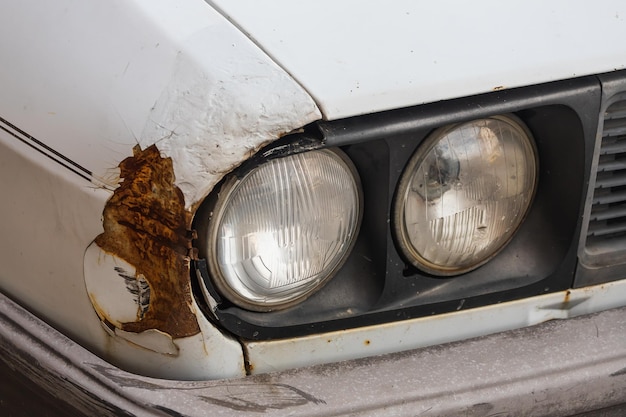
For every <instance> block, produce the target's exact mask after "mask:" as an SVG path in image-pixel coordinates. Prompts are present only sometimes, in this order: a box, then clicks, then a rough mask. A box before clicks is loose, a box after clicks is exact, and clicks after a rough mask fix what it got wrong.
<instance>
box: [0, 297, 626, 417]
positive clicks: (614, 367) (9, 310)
mask: <svg viewBox="0 0 626 417" xmlns="http://www.w3.org/2000/svg"><path fill="white" fill-rule="evenodd" d="M0 353H1V354H0V359H2V360H3V361H4V362H6V363H7V364H8V365H9V366H10V367H11V368H13V369H16V370H17V371H19V372H20V373H22V374H23V375H25V376H27V377H28V378H29V379H30V380H31V381H33V383H35V384H37V385H39V386H41V387H43V388H44V389H46V390H47V391H49V392H52V393H53V395H55V396H57V397H58V398H59V400H60V401H65V402H67V403H69V404H72V405H73V406H74V407H75V408H76V409H77V410H78V411H79V412H81V413H84V414H85V415H111V416H120V415H131V416H132V415H137V416H156V415H160V416H163V415H165V416H181V415H182V416H201V415H208V414H207V413H211V415H241V413H242V412H243V413H247V414H251V415H257V414H271V415H277V416H281V415H293V414H294V413H296V414H297V415H299V416H300V415H317V416H325V415H345V414H351V415H354V414H356V415H372V416H376V415H384V416H403V415H407V416H408V415H410V416H416V415H419V416H442V415H443V416H445V415H464V416H478V415H481V416H487V415H489V416H493V415H498V416H500V415H551V416H559V415H564V416H567V415H572V414H577V413H583V412H588V411H590V410H594V409H600V408H605V407H611V406H614V405H617V404H621V403H625V402H626V307H624V308H619V309H614V310H608V311H605V312H601V313H596V314H591V315H588V316H584V317H579V318H574V319H569V320H559V321H550V322H546V323H543V324H541V325H537V326H533V327H529V328H525V329H519V330H514V331H509V332H504V333H499V334H495V335H490V336H485V337H481V338H477V339H472V340H468V341H465V342H457V343H451V344H446V345H440V346H434V347H429V348H424V349H419V350H414V351H410V352H404V353H398V354H391V355H386V356H380V357H375V358H370V359H361V360H356V361H349V362H343V363H339V364H332V365H321V366H316V367H310V368H304V369H300V370H295V371H288V372H282V373H275V374H267V375H259V376H253V377H248V378H242V379H236V380H222V381H170V380H162V379H154V378H147V377H143V376H138V375H135V374H131V373H128V372H125V371H122V370H120V369H119V368H116V367H114V366H112V365H110V364H108V363H106V362H105V361H103V360H102V359H100V358H98V357H97V356H95V355H93V354H92V353H90V352H89V351H87V350H85V349H84V348H83V347H81V346H80V345H78V344H76V343H74V342H73V341H71V340H70V339H68V338H67V337H65V336H64V335H62V334H61V333H59V332H58V331H56V330H55V329H53V328H51V327H50V326H48V325H47V324H46V323H44V322H42V321H41V320H39V319H38V318H36V317H35V316H33V315H32V314H31V313H29V312H28V311H26V310H25V309H23V308H21V307H20V306H18V305H17V304H16V303H14V302H13V301H11V300H10V299H8V298H7V297H5V296H4V295H2V294H0Z"/></svg>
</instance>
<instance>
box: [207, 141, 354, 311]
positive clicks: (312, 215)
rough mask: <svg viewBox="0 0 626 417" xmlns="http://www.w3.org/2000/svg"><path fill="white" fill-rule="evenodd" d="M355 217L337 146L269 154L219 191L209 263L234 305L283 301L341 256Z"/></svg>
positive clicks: (349, 174)
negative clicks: (270, 157) (278, 155)
mask: <svg viewBox="0 0 626 417" xmlns="http://www.w3.org/2000/svg"><path fill="white" fill-rule="evenodd" d="M360 219H361V191H360V183H359V180H358V176H357V174H356V170H355V169H354V166H353V165H352V163H351V162H350V160H349V159H348V158H347V157H346V156H345V155H343V153H341V152H340V151H334V150H328V149H324V150H318V151H313V152H306V153H301V154H296V155H291V156H288V157H285V158H280V159H274V160H271V161H269V162H267V163H265V164H263V165H261V166H259V167H257V168H255V169H254V170H252V171H251V172H249V173H247V174H246V175H245V176H243V178H240V179H238V178H236V177H233V178H231V179H230V180H229V181H227V182H226V183H225V184H224V186H223V187H222V189H221V191H220V195H219V197H218V202H217V204H216V206H215V208H214V212H213V216H212V219H211V223H210V225H209V236H208V237H209V242H210V243H212V244H210V245H209V246H210V248H209V254H208V259H209V268H210V270H211V275H212V277H213V278H214V283H215V285H216V287H217V288H218V289H219V290H220V291H221V292H222V293H223V294H224V295H225V296H226V297H227V298H228V299H229V300H230V301H232V302H233V303H235V304H237V305H239V306H241V307H244V308H247V309H251V310H256V311H269V310H274V309H279V308H285V307H288V306H290V305H292V304H294V303H296V302H299V301H301V300H303V299H304V298H306V297H308V296H309V295H310V294H312V293H313V292H314V291H315V290H317V289H319V288H320V287H321V286H322V285H323V284H324V283H326V282H327V280H328V279H329V278H330V277H331V276H332V275H333V274H334V272H336V270H337V269H339V267H340V266H341V264H342V263H343V261H344V260H345V259H346V257H347V255H348V254H349V252H350V249H351V247H352V245H353V243H354V240H355V238H356V236H357V232H358V227H359V223H360Z"/></svg>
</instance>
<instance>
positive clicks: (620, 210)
mask: <svg viewBox="0 0 626 417" xmlns="http://www.w3.org/2000/svg"><path fill="white" fill-rule="evenodd" d="M624 247H626V101H619V102H617V103H613V104H612V105H611V106H609V107H608V109H607V110H606V112H605V114H604V128H603V130H602V144H601V148H600V155H599V159H598V170H597V178H596V184H595V189H594V192H593V205H592V208H591V215H590V217H589V229H588V231H587V251H588V252H590V253H607V252H610V251H612V250H615V251H621V250H623V249H624Z"/></svg>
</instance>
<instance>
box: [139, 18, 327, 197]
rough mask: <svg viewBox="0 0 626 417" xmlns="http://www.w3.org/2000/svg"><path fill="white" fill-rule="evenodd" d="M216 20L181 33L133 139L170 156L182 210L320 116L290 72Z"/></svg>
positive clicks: (144, 146) (143, 146) (143, 145)
mask: <svg viewBox="0 0 626 417" xmlns="http://www.w3.org/2000/svg"><path fill="white" fill-rule="evenodd" d="M223 25H225V22H223ZM223 25H222V24H220V25H211V26H208V27H206V28H204V29H202V30H200V31H197V32H196V33H194V34H193V36H190V37H189V38H187V39H185V42H184V49H183V50H181V51H180V52H179V53H178V54H177V57H176V63H175V65H174V70H173V74H172V78H171V80H170V83H169V84H168V86H167V88H166V89H165V90H164V91H163V92H162V94H161V96H160V97H159V98H158V99H157V101H156V103H155V104H154V106H153V108H152V111H151V114H150V118H149V121H148V122H147V124H146V126H145V128H144V130H143V132H142V133H141V136H140V138H139V143H140V145H141V146H142V148H146V147H148V146H150V145H152V144H156V146H157V148H158V149H159V150H160V151H161V152H162V154H163V156H168V157H171V158H172V160H173V162H174V173H175V176H176V185H177V186H178V187H179V188H180V189H181V190H182V191H183V194H184V196H185V206H186V208H187V209H190V208H191V207H193V206H194V204H196V203H197V202H199V201H201V200H202V199H203V198H204V197H205V196H206V195H207V194H208V193H209V192H210V191H211V189H212V188H213V186H214V185H215V184H217V182H218V181H219V180H220V179H221V178H222V177H223V176H224V174H225V173H227V172H229V171H231V170H232V169H233V168H234V167H236V166H238V165H239V164H240V163H241V162H242V161H244V160H245V159H247V158H248V157H250V156H251V155H253V154H254V153H255V152H256V151H257V150H258V149H260V148H261V147H262V146H263V145H265V144H267V143H269V142H272V141H274V140H276V139H277V138H279V137H280V136H282V135H284V134H285V133H288V132H290V131H292V130H294V129H297V128H300V127H302V126H304V125H306V124H307V123H310V122H312V121H314V120H317V119H320V118H321V114H320V112H319V110H318V109H317V106H316V105H315V103H314V102H313V100H312V99H311V98H310V97H309V96H308V94H307V93H306V92H305V91H304V90H303V89H302V88H301V87H300V86H299V85H298V84H297V83H296V82H294V81H293V79H292V78H290V77H289V76H288V75H287V74H286V73H285V72H284V71H283V70H281V69H280V68H279V67H278V66H277V65H276V64H274V63H273V62H271V61H270V60H269V59H268V58H267V57H266V56H265V55H264V54H263V53H262V52H261V51H260V50H259V49H258V48H257V47H256V46H255V45H254V44H252V43H251V42H250V41H249V40H248V39H247V38H245V37H244V36H243V35H241V34H240V33H238V32H233V31H227V30H225V29H224V27H223Z"/></svg>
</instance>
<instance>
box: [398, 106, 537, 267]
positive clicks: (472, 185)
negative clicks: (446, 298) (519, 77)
mask: <svg viewBox="0 0 626 417" xmlns="http://www.w3.org/2000/svg"><path fill="white" fill-rule="evenodd" d="M537 170H538V162H537V156H536V150H535V145H534V142H533V140H532V138H531V134H530V132H529V131H528V129H527V128H526V127H525V126H524V125H523V124H522V122H521V121H519V120H518V119H517V118H515V117H513V116H494V117H490V118H487V119H480V120H475V121H472V122H468V123H464V124H460V125H454V126H450V127H446V128H442V129H439V130H437V131H435V132H434V133H433V134H432V135H431V136H430V137H429V138H427V139H426V141H425V143H424V144H422V145H421V146H420V148H418V150H417V151H416V152H415V154H414V155H413V156H412V158H411V160H410V161H409V163H408V165H407V168H406V170H405V172H404V174H403V177H402V178H401V180H400V184H399V187H398V191H397V194H396V200H395V206H394V207H395V212H394V225H395V232H396V236H397V240H398V243H399V245H400V248H401V250H402V251H403V253H404V254H405V256H406V257H407V259H408V260H410V261H411V262H412V263H413V265H414V266H416V267H418V268H420V269H422V270H424V271H426V272H428V273H431V274H434V275H442V276H448V275H455V274H461V273H464V272H468V271H470V270H472V269H475V268H477V267H479V266H480V265H482V264H484V263H485V262H487V261H488V260H489V259H491V258H492V257H493V256H494V255H495V254H496V253H498V252H499V251H500V250H501V249H502V248H503V247H504V246H505V245H506V244H507V243H508V242H509V240H510V239H511V238H512V236H513V234H514V233H515V231H516V230H517V228H518V226H519V225H520V224H521V222H522V220H523V219H524V217H525V216H526V213H527V211H528V208H529V207H530V204H531V201H532V199H533V196H534V193H535V188H536V184H537V172H538V171H537Z"/></svg>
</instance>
